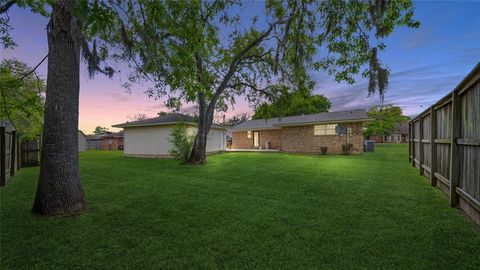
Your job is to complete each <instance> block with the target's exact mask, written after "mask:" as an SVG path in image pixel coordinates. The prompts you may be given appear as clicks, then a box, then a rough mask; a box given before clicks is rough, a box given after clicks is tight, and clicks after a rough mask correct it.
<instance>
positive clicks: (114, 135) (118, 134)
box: [103, 131, 123, 139]
mask: <svg viewBox="0 0 480 270" xmlns="http://www.w3.org/2000/svg"><path fill="white" fill-rule="evenodd" d="M112 138H123V131H120V132H110V133H107V134H104V135H103V139H112Z"/></svg>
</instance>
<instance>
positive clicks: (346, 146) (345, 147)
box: [342, 143, 353, 156]
mask: <svg viewBox="0 0 480 270" xmlns="http://www.w3.org/2000/svg"><path fill="white" fill-rule="evenodd" d="M352 148H353V144H351V143H346V144H342V151H343V154H344V155H346V156H348V155H350V154H351V153H352Z"/></svg>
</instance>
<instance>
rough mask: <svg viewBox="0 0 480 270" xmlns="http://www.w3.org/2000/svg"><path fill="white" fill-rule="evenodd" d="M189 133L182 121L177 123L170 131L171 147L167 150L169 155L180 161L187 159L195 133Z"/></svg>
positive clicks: (183, 161)
mask: <svg viewBox="0 0 480 270" xmlns="http://www.w3.org/2000/svg"><path fill="white" fill-rule="evenodd" d="M191 133H192V132H189V130H188V128H187V127H186V125H185V124H183V123H179V124H177V125H176V126H175V127H174V128H173V129H172V132H171V133H170V142H171V143H172V144H173V147H172V148H171V149H170V150H169V152H170V155H172V156H173V157H174V158H176V159H178V160H180V161H181V162H182V163H185V162H187V161H188V158H189V157H190V153H191V152H192V147H193V140H194V138H195V135H194V134H193V133H192V134H191Z"/></svg>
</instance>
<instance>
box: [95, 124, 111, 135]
mask: <svg viewBox="0 0 480 270" xmlns="http://www.w3.org/2000/svg"><path fill="white" fill-rule="evenodd" d="M108 132H109V130H108V128H106V127H101V126H97V127H96V128H95V130H94V131H93V134H95V135H103V134H107V133H108Z"/></svg>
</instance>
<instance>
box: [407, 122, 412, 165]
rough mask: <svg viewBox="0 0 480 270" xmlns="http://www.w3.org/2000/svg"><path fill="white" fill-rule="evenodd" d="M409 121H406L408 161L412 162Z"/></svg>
mask: <svg viewBox="0 0 480 270" xmlns="http://www.w3.org/2000/svg"><path fill="white" fill-rule="evenodd" d="M411 129H412V128H411V126H410V122H409V123H408V162H412V140H411V138H412V131H411Z"/></svg>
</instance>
